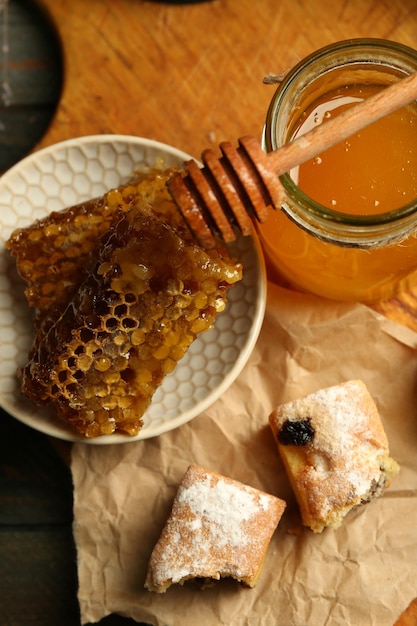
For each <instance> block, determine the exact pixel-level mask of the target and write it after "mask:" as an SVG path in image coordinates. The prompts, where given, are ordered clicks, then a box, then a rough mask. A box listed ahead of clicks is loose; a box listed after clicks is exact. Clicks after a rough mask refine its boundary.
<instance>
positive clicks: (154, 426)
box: [0, 135, 266, 444]
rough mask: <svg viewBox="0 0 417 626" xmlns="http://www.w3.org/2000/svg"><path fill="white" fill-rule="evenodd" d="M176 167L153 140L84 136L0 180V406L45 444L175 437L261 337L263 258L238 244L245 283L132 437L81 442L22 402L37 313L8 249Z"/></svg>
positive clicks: (244, 242)
mask: <svg viewBox="0 0 417 626" xmlns="http://www.w3.org/2000/svg"><path fill="white" fill-rule="evenodd" d="M159 157H162V158H163V163H164V165H165V166H167V167H169V166H172V165H180V164H181V163H183V162H184V161H186V160H188V159H190V158H191V157H190V156H189V155H187V154H185V153H184V152H181V151H179V150H177V149H175V148H172V147H170V146H167V145H165V144H161V143H159V142H156V141H151V140H148V139H142V138H138V137H130V136H123V135H99V136H89V137H82V138H79V139H73V140H69V141H64V142H62V143H59V144H55V145H53V146H50V147H48V148H45V149H43V150H40V151H39V152H36V153H34V154H33V155H30V156H28V157H27V158H25V159H23V160H22V161H21V162H20V163H18V164H17V165H15V166H14V167H13V168H11V169H10V170H9V171H8V172H6V174H4V175H3V177H2V178H1V179H0V405H1V406H2V407H3V409H5V410H6V411H7V412H8V413H10V414H11V415H13V416H14V417H16V418H17V419H19V420H20V421H22V422H24V423H25V424H27V425H29V426H31V427H33V428H35V429H36V430H38V431H41V432H43V433H46V434H48V435H51V436H54V437H57V438H60V439H64V440H67V441H85V442H87V443H93V444H109V443H126V442H128V441H135V440H138V439H146V438H148V437H153V436H155V435H160V434H161V433H163V432H165V431H168V430H172V429H173V428H176V427H178V426H180V425H181V424H184V423H185V422H188V421H189V420H191V419H192V418H193V417H195V416H196V415H198V414H199V413H201V412H202V411H204V410H205V409H207V408H208V407H209V406H210V405H211V404H212V403H213V402H214V401H215V400H217V399H218V398H219V397H220V395H221V394H222V393H223V392H224V391H225V390H226V389H227V388H228V387H229V386H230V385H231V384H232V383H233V381H234V380H235V379H236V377H237V376H238V374H239V373H240V372H241V370H242V369H243V367H244V365H245V363H246V362H247V360H248V358H249V355H250V354H251V352H252V349H253V347H254V345H255V342H256V340H257V337H258V335H259V331H260V328H261V324H262V320H263V316H264V312H265V302H266V278H265V268H264V263H263V257H262V253H261V251H260V248H259V244H258V242H257V240H256V239H255V238H252V237H245V238H240V241H239V243H238V244H237V246H238V249H239V251H240V253H241V255H242V259H243V265H244V278H243V280H242V282H241V283H239V284H237V285H235V286H234V287H233V289H231V290H230V292H229V302H228V305H227V308H226V310H225V311H224V312H223V313H222V314H221V315H219V317H218V318H217V321H216V324H215V327H214V328H213V329H212V330H211V331H209V332H207V333H202V334H201V335H200V336H199V337H198V339H197V340H196V341H195V342H194V343H193V344H192V346H191V348H190V350H189V351H188V353H187V355H186V356H185V357H184V358H183V359H182V360H181V361H180V363H179V364H178V365H177V367H176V369H175V370H174V372H172V373H171V374H169V375H168V376H167V377H166V378H165V380H164V382H163V384H162V385H161V387H160V388H159V389H158V391H157V392H156V394H155V396H154V399H153V402H152V405H151V407H150V408H149V409H148V411H147V413H146V414H145V415H144V426H143V428H142V430H141V431H140V433H139V434H138V435H137V436H136V437H126V436H123V435H109V436H104V437H98V438H95V439H87V440H86V439H83V438H80V437H77V436H76V435H74V433H73V431H71V430H69V428H67V426H66V425H65V424H64V423H61V421H58V420H57V419H56V418H55V417H54V415H53V413H52V411H50V410H48V409H44V408H42V409H39V408H37V407H36V406H35V405H34V404H32V403H31V402H30V401H29V400H27V399H26V398H24V397H23V396H22V394H21V393H20V388H19V383H18V379H17V375H16V372H17V369H18V368H19V367H21V366H23V365H24V364H25V362H26V357H27V353H28V349H29V346H30V344H31V342H32V338H33V332H34V331H33V324H32V313H31V311H30V310H29V308H28V305H27V303H26V299H25V297H24V294H23V282H22V281H21V279H20V278H19V277H18V276H17V272H16V267H15V261H14V260H13V259H12V258H11V257H10V254H9V252H8V251H7V250H6V248H5V241H6V240H7V239H8V238H9V236H10V234H11V233H12V231H13V230H14V229H15V228H17V227H24V226H27V225H29V224H31V223H32V222H33V221H34V220H35V219H38V218H42V217H44V216H45V215H46V214H48V213H49V212H51V211H54V210H60V209H62V208H65V207H67V206H70V205H73V204H77V203H79V202H82V201H84V200H87V199H89V198H94V197H97V196H100V195H102V194H103V193H104V192H105V191H107V190H108V189H110V188H112V187H116V186H117V185H119V184H121V183H123V182H126V181H127V180H128V179H129V177H130V176H131V174H132V172H134V171H135V170H137V169H138V168H139V167H141V166H146V165H149V166H153V165H155V160H156V159H158V158H159Z"/></svg>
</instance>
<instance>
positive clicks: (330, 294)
mask: <svg viewBox="0 0 417 626" xmlns="http://www.w3.org/2000/svg"><path fill="white" fill-rule="evenodd" d="M374 91H375V88H374V87H369V86H364V87H355V88H354V89H353V88H349V89H346V90H342V91H340V90H339V91H338V92H334V93H332V94H331V95H330V96H329V95H327V96H326V97H323V98H321V99H320V100H316V101H315V103H314V105H312V107H311V109H310V110H307V111H306V112H305V113H304V114H303V116H302V117H301V118H300V119H299V122H298V126H296V127H295V129H294V133H295V135H300V134H303V133H304V132H306V131H307V130H309V129H310V128H311V127H312V126H314V125H316V124H320V123H325V122H326V120H328V119H331V117H332V116H335V115H337V114H338V113H340V112H341V111H342V110H344V109H345V108H346V107H349V106H352V105H353V104H355V103H356V102H357V101H358V100H360V99H363V98H365V97H369V96H370V95H371V94H372V93H373V92H374ZM290 174H291V176H292V178H293V179H294V180H295V182H296V183H297V185H298V186H299V187H300V188H301V189H302V190H303V191H304V193H306V194H307V195H309V196H310V197H311V198H313V199H315V200H316V201H318V202H320V203H321V204H322V205H323V206H326V207H328V208H330V209H332V210H333V211H336V212H340V213H348V214H351V215H353V214H356V215H371V214H380V213H384V212H387V211H390V210H393V209H397V208H400V207H401V206H403V205H405V204H406V203H407V202H411V201H413V200H414V198H417V107H416V106H415V105H411V106H410V107H407V108H403V109H401V110H399V111H398V112H396V113H394V114H391V115H389V116H387V117H386V118H383V119H382V120H380V121H378V122H376V123H374V124H373V125H371V126H369V127H367V128H365V129H364V130H362V131H361V132H359V133H357V134H356V135H354V136H352V137H350V138H349V139H347V140H346V141H344V142H341V143H340V144H339V145H337V146H334V147H333V148H331V149H329V150H327V151H326V152H323V153H322V154H320V155H318V156H317V157H316V158H314V159H312V160H311V161H309V162H307V163H305V164H302V165H301V166H300V167H299V168H296V169H294V170H293V171H292V172H291V173H290ZM259 232H260V237H261V240H262V242H263V246H264V249H265V252H266V255H267V257H269V259H270V261H271V263H272V265H273V266H274V267H275V269H277V270H278V272H279V274H280V275H281V276H283V277H284V278H285V279H286V280H287V281H288V282H289V283H290V284H291V285H293V286H294V287H296V288H300V289H301V290H304V291H310V292H312V293H315V294H317V295H320V296H323V297H326V298H331V299H335V300H353V301H362V302H369V301H374V300H378V299H382V298H388V297H391V296H392V295H393V294H395V293H396V292H397V291H400V290H402V289H406V288H409V287H410V286H412V285H413V284H415V283H416V282H417V273H416V272H414V270H415V268H416V266H417V239H416V236H415V234H414V233H413V234H411V235H409V236H407V237H404V238H402V239H401V241H399V242H397V243H394V244H390V245H387V246H384V247H378V248H371V249H359V248H355V247H348V246H347V247H346V246H339V245H335V244H333V243H329V242H327V241H322V240H320V239H318V238H317V237H315V236H312V235H310V234H308V233H307V232H305V231H304V230H303V229H302V228H300V227H299V226H298V225H296V224H295V223H294V222H293V221H291V220H290V219H289V218H288V217H287V215H286V214H285V213H284V211H276V212H271V215H270V216H269V218H268V219H267V221H266V222H265V223H264V224H262V225H260V227H259Z"/></svg>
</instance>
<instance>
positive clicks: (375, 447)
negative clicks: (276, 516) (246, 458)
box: [271, 380, 388, 520]
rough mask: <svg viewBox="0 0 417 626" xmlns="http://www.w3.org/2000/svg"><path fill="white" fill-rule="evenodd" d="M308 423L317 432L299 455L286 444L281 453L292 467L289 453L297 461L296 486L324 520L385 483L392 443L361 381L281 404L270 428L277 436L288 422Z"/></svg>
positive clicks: (273, 416)
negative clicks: (385, 465) (385, 464)
mask: <svg viewBox="0 0 417 626" xmlns="http://www.w3.org/2000/svg"><path fill="white" fill-rule="evenodd" d="M306 419H308V420H309V421H310V425H311V427H312V428H313V430H314V437H313V439H312V441H311V442H310V443H308V444H307V445H305V446H300V447H299V449H298V450H297V451H293V452H291V450H288V449H286V447H285V446H280V451H281V453H282V454H283V455H286V454H288V463H289V466H291V459H290V457H291V454H293V455H296V456H297V457H298V459H299V460H298V461H297V463H296V467H297V469H295V470H294V471H296V473H297V475H296V476H295V477H294V479H295V482H296V483H297V484H298V489H300V491H301V492H304V493H305V495H304V496H303V499H305V502H306V503H307V504H306V506H308V508H309V510H310V512H311V514H312V516H313V517H316V518H319V519H322V520H324V519H327V518H328V517H329V516H331V515H334V514H336V512H337V511H339V512H342V511H347V510H348V509H349V507H352V506H354V505H356V504H359V503H360V502H361V501H362V499H366V498H367V496H368V494H369V493H370V492H372V489H373V485H375V484H378V483H379V481H380V480H381V471H382V470H381V467H382V464H383V459H386V458H388V441H387V437H386V434H385V431H384V429H383V426H382V422H381V420H380V416H379V413H378V410H377V407H376V405H375V403H374V401H373V399H372V397H371V396H370V394H369V392H368V390H367V388H366V386H365V385H364V383H363V382H362V381H359V380H350V381H347V382H345V383H342V384H339V385H334V386H332V387H328V388H326V389H320V390H318V391H316V392H315V393H312V394H310V395H308V396H305V397H302V398H299V399H296V400H294V401H292V402H288V403H287V404H284V405H281V406H280V407H278V409H277V410H276V411H275V412H274V414H273V415H272V416H271V425H272V426H273V429H274V432H275V434H276V435H277V433H278V432H279V429H280V428H281V426H283V424H284V423H285V422H286V421H288V420H289V421H294V422H296V421H300V420H306ZM290 447H291V446H290ZM301 459H302V460H301ZM300 468H301V469H300ZM298 477H299V478H298ZM297 481H298V482H297Z"/></svg>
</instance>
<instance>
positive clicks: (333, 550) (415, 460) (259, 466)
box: [71, 284, 417, 626]
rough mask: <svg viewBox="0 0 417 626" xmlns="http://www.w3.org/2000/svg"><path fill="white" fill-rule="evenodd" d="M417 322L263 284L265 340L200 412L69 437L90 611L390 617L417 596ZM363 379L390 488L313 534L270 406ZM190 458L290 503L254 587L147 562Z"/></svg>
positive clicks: (203, 617)
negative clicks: (199, 581)
mask: <svg viewBox="0 0 417 626" xmlns="http://www.w3.org/2000/svg"><path fill="white" fill-rule="evenodd" d="M416 346H417V334H416V333H414V332H413V331H411V330H408V329H407V328H405V327H402V326H399V325H396V324H395V323H394V322H391V321H389V320H387V319H385V318H383V317H382V316H380V315H378V314H377V313H375V312H373V311H371V310H370V309H369V308H368V307H366V306H364V305H351V304H343V303H332V302H327V301H323V300H321V299H318V298H315V297H313V296H308V295H302V294H298V293H294V292H291V291H288V290H286V289H284V288H281V287H279V286H276V285H274V284H269V285H268V304H267V309H266V315H265V320H264V324H263V327H262V330H261V334H260V336H259V339H258V342H257V345H256V346H255V349H254V351H253V353H252V355H251V357H250V359H249V361H248V363H247V365H246V367H245V368H244V370H243V372H242V373H241V374H240V376H239V377H238V379H237V380H236V381H235V383H234V384H233V385H232V386H231V387H230V388H229V389H228V391H227V392H226V393H225V394H224V395H223V396H222V397H221V398H220V399H219V400H218V401H217V402H216V403H215V404H214V405H213V406H211V407H210V408H209V409H208V410H207V411H206V412H205V413H204V414H202V415H200V416H198V417H197V418H195V419H194V420H192V421H191V422H190V423H188V424H185V425H183V426H181V427H180V428H178V429H176V430H174V431H171V432H168V433H165V434H164V435H161V436H159V437H157V438H154V439H149V440H144V441H139V442H132V443H126V444H122V445H110V446H94V445H85V444H76V445H74V446H73V448H72V459H71V470H72V475H73V481H74V516H75V521H74V536H75V542H76V547H77V554H78V575H79V603H80V609H81V617H82V622H83V623H86V622H96V621H99V620H100V619H101V618H103V617H105V616H106V615H108V614H110V613H119V614H121V615H124V616H127V617H131V618H133V619H135V620H137V621H139V622H140V621H143V622H148V623H149V624H152V625H154V626H196V624H201V623H204V625H205V626H222V625H225V626H247V625H250V626H252V625H253V626H255V625H256V626H290V625H291V626H316V625H317V626H323V625H324V624H326V626H336V625H342V624H343V625H344V626H345V625H352V626H365V624H366V625H367V626H392V624H393V623H394V622H395V619H396V618H397V617H398V615H399V614H400V613H401V612H402V610H404V608H405V607H406V606H407V605H408V603H409V602H410V601H411V600H412V598H414V597H415V596H416V595H417V583H416V580H417V531H416V513H417V500H416V498H417V453H416V452H417V402H416V400H417V398H416V396H417V358H416V352H415V349H416ZM351 378H360V379H362V380H363V381H364V382H365V383H366V384H367V386H368V388H369V390H370V392H371V394H372V395H373V397H374V399H375V401H376V403H377V405H378V407H379V409H380V413H381V416H382V420H383V423H384V426H385V429H386V431H387V435H388V439H389V442H390V450H391V456H392V457H393V458H395V459H396V460H397V462H398V463H399V464H400V466H401V471H400V474H399V475H398V476H397V477H395V478H394V479H393V481H392V484H391V487H390V488H389V489H388V490H387V491H386V492H385V494H384V495H383V497H381V498H379V499H377V500H374V501H373V502H371V503H369V504H367V505H364V506H362V507H359V508H357V509H355V510H354V511H352V512H350V513H349V515H348V517H347V518H346V519H345V521H344V523H343V525H342V527H341V528H339V529H338V530H330V529H327V530H325V531H324V532H323V533H322V534H318V535H315V534H314V533H312V531H310V530H309V529H307V528H302V527H301V526H300V518H299V514H298V508H297V506H296V503H295V500H294V497H293V494H292V492H291V488H290V486H289V483H288V480H287V477H286V475H285V472H284V470H283V466H282V464H281V462H280V459H279V457H278V453H277V450H276V447H275V443H274V441H273V437H272V433H271V432H270V429H269V425H268V416H269V414H270V412H271V411H272V410H273V408H274V407H275V406H276V405H277V404H279V403H282V402H285V401H288V400H291V399H293V398H295V397H299V396H301V395H304V394H306V393H310V392H312V391H314V390H316V389H318V388H321V387H326V386H329V385H332V384H337V383H339V382H342V381H344V380H348V379H351ZM190 463H197V464H199V465H202V466H203V467H206V468H208V469H211V470H214V471H217V472H220V473H223V474H225V475H227V476H230V477H232V478H234V479H236V480H240V481H242V482H243V483H246V484H248V485H252V486H253V487H256V488H259V489H262V490H264V491H267V492H269V493H271V494H274V495H277V496H279V497H280V498H283V499H284V500H286V501H287V503H288V507H287V510H286V512H285V513H284V516H283V518H282V520H281V522H280V524H279V526H278V529H277V531H276V532H275V534H274V536H273V538H272V541H271V544H270V547H269V551H268V555H267V559H266V562H265V565H264V568H263V571H262V574H261V577H260V579H259V582H258V584H257V586H256V587H255V588H254V589H246V588H243V587H241V586H240V585H239V584H238V583H236V582H235V581H232V580H223V581H220V582H219V583H217V584H216V585H215V586H214V587H212V588H210V589H206V590H204V591H201V590H199V589H198V588H196V586H194V585H192V584H188V585H185V586H184V587H180V586H174V587H171V588H170V589H169V590H168V591H167V592H166V593H165V594H162V595H159V594H155V593H151V592H149V591H146V590H145V589H144V586H143V585H144V580H145V573H146V567H147V562H148V559H149V556H150V554H151V551H152V548H153V546H154V544H155V542H156V541H157V539H158V537H159V534H160V532H161V530H162V527H163V524H164V522H165V519H166V517H167V515H168V513H169V510H170V507H171V503H172V499H173V497H174V494H175V492H176V489H177V486H178V483H179V481H180V480H181V477H182V475H183V473H184V472H185V470H186V468H187V467H188V465H189V464H190Z"/></svg>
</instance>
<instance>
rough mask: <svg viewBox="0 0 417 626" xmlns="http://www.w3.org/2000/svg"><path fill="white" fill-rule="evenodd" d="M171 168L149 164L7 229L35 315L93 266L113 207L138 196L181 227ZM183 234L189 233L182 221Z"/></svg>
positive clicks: (125, 207)
mask: <svg viewBox="0 0 417 626" xmlns="http://www.w3.org/2000/svg"><path fill="white" fill-rule="evenodd" d="M173 171H174V170H172V169H167V170H159V169H157V168H152V169H150V170H149V171H147V172H142V173H141V174H137V175H136V176H135V178H134V179H133V180H132V181H131V182H129V183H128V184H126V185H124V186H121V187H119V188H116V189H111V190H110V191H108V192H107V193H105V194H104V196H103V197H100V198H96V199H93V200H89V201H87V202H83V203H81V204H78V205H76V206H72V207H69V208H67V209H65V210H64V211H56V212H53V213H51V214H49V215H48V216H46V217H45V218H43V219H41V220H38V221H37V222H35V223H34V224H31V225H30V226H28V227H27V228H22V229H18V230H16V231H14V232H13V233H12V235H11V237H10V238H9V240H8V241H7V242H6V247H7V248H9V249H10V251H11V254H12V255H13V256H14V257H15V258H16V265H17V269H18V272H19V274H20V276H21V277H22V278H23V280H24V281H25V283H26V290H25V294H26V298H27V301H28V303H29V306H31V307H34V308H35V309H37V316H38V319H42V317H43V316H44V315H45V314H46V312H47V311H48V310H49V309H50V308H52V307H53V308H56V307H59V306H61V307H62V306H64V305H66V303H67V302H68V300H69V299H70V298H72V297H73V295H74V294H75V292H76V290H77V288H78V286H79V284H80V282H81V281H82V279H83V278H84V277H85V276H86V275H87V274H88V273H89V272H90V271H91V270H92V268H93V267H94V264H95V261H96V257H97V247H98V242H99V241H100V238H101V237H102V236H103V235H104V234H105V233H106V232H107V231H108V229H109V228H110V226H111V224H112V221H113V219H114V214H115V212H116V211H120V210H121V211H123V212H126V211H129V210H130V209H131V208H132V206H134V205H135V203H136V202H137V201H138V199H141V200H142V201H145V202H147V203H149V204H152V206H153V208H154V210H155V211H157V212H158V213H161V214H163V215H164V216H165V219H166V220H167V221H169V223H171V224H172V225H174V226H176V227H177V228H181V218H180V216H179V214H178V212H177V211H176V209H175V205H174V204H173V202H172V201H171V200H170V196H169V192H168V191H167V189H166V181H167V179H168V178H169V177H170V176H171V175H172V172H173ZM182 236H188V235H187V233H186V229H185V227H184V225H183V226H182Z"/></svg>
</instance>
